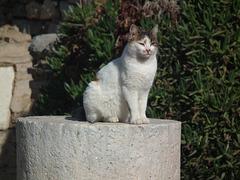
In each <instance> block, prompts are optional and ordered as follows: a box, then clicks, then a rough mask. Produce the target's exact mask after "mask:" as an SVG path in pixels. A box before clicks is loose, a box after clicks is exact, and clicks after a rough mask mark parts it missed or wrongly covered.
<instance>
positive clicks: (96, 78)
mask: <svg viewBox="0 0 240 180" xmlns="http://www.w3.org/2000/svg"><path fill="white" fill-rule="evenodd" d="M94 81H95V83H96V85H97V86H98V81H99V79H98V77H97V76H96V77H95V79H94Z"/></svg>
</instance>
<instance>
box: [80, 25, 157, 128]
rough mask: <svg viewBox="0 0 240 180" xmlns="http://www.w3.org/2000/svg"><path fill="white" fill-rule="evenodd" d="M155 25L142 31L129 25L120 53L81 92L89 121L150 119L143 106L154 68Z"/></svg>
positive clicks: (145, 103) (155, 51)
mask: <svg viewBox="0 0 240 180" xmlns="http://www.w3.org/2000/svg"><path fill="white" fill-rule="evenodd" d="M157 33H158V25H155V26H154V27H153V28H152V29H151V30H149V31H143V30H141V28H139V27H137V26H136V25H132V26H131V27H130V32H129V38H128V44H127V45H126V47H125V48H124V51H123V53H122V56H121V57H120V58H117V59H115V60H113V61H111V62H109V63H108V64H107V65H106V66H104V67H103V68H102V69H101V70H100V71H99V72H98V73H97V75H96V78H95V80H94V81H92V82H90V83H89V85H88V87H87V88H86V90H85V92H84V95H83V106H84V109H85V113H86V118H87V120H88V121H89V122H91V123H94V122H98V121H105V122H119V121H120V122H126V123H129V122H130V123H132V124H142V123H149V119H148V118H147V117H146V114H145V112H146V107H147V99H148V94H149V90H150V88H151V86H152V83H153V80H154V76H155V73H156V70H157V59H156V54H157V44H158V42H157Z"/></svg>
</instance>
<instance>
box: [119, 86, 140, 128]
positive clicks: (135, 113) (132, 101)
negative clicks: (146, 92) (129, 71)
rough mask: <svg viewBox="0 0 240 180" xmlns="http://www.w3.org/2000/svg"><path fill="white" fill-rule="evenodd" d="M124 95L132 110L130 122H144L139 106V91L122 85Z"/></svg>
mask: <svg viewBox="0 0 240 180" xmlns="http://www.w3.org/2000/svg"><path fill="white" fill-rule="evenodd" d="M122 90H123V96H124V98H125V100H126V102H127V105H128V108H129V111H130V123H131V124H142V123H143V122H142V119H141V118H140V114H139V106H138V91H137V90H135V89H132V88H129V87H126V86H123V87H122Z"/></svg>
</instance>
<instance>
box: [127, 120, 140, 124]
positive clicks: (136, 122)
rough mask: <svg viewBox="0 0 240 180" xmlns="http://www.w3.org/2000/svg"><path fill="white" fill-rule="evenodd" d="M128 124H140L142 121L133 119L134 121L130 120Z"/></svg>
mask: <svg viewBox="0 0 240 180" xmlns="http://www.w3.org/2000/svg"><path fill="white" fill-rule="evenodd" d="M130 123H131V124H142V123H143V121H142V119H134V120H130Z"/></svg>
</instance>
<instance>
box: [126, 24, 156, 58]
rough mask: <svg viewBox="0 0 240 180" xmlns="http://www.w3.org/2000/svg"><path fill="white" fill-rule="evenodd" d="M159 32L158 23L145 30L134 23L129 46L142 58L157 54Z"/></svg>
mask: <svg viewBox="0 0 240 180" xmlns="http://www.w3.org/2000/svg"><path fill="white" fill-rule="evenodd" d="M157 33H158V25H157V24H156V25H155V26H154V27H153V28H152V29H150V30H147V31H143V30H142V29H141V28H140V27H138V26H136V25H134V24H133V25H131V27H130V31H129V37H128V46H129V48H130V49H131V51H134V52H135V53H136V55H137V56H138V57H140V58H148V57H150V56H152V55H156V53H157V50H158V41H157Z"/></svg>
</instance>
